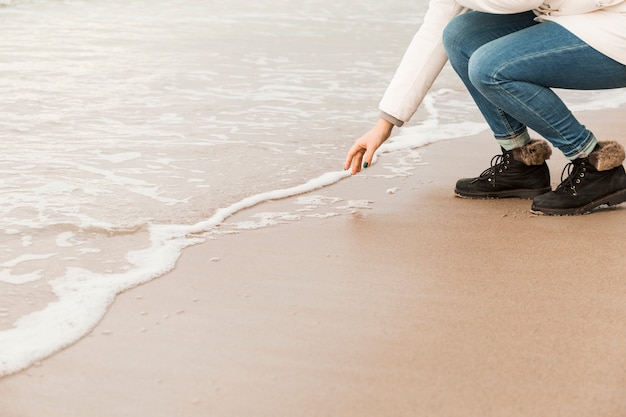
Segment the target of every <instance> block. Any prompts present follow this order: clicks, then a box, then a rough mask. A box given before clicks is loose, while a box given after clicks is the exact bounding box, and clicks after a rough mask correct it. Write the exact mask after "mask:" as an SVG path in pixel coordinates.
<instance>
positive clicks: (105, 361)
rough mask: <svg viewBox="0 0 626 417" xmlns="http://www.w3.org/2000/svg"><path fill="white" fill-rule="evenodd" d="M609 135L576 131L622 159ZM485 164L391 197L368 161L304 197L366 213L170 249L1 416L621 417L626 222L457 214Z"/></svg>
mask: <svg viewBox="0 0 626 417" xmlns="http://www.w3.org/2000/svg"><path fill="white" fill-rule="evenodd" d="M623 116H624V111H623V110H617V111H602V112H587V113H584V114H582V115H581V119H582V120H583V122H584V123H586V124H587V125H588V126H590V127H591V128H592V130H594V132H595V133H596V135H597V136H598V137H600V138H603V139H615V140H618V141H620V142H621V143H622V144H624V145H626V135H625V134H624V132H625V131H626V119H625V118H624V117H623ZM348 146H349V144H348V143H346V149H347V147H348ZM497 152H498V149H497V147H496V146H495V144H494V142H493V141H492V140H491V139H490V138H489V137H488V134H487V133H486V132H485V133H483V134H481V135H478V136H476V137H469V138H464V139H460V140H455V141H449V142H441V143H437V144H434V145H430V146H428V147H425V148H422V149H420V153H421V154H422V156H423V159H424V161H426V162H428V164H426V165H423V166H420V167H418V168H417V169H416V170H415V171H414V172H413V176H411V177H408V178H403V179H394V180H388V179H383V178H379V177H377V176H376V175H377V174H378V173H382V171H381V166H380V165H381V164H380V162H384V160H383V159H384V156H383V157H381V159H380V161H379V164H376V165H374V166H373V167H371V168H368V170H366V171H365V172H364V173H363V175H361V174H360V175H358V176H355V177H352V178H350V179H347V180H344V181H341V182H340V183H338V184H335V185H333V186H331V187H328V188H326V189H324V190H321V191H319V190H318V191H317V192H316V193H317V194H323V195H328V196H341V197H342V198H343V199H345V200H371V201H373V203H372V204H371V205H370V208H363V209H357V210H355V212H354V213H353V214H351V215H342V216H337V217H329V218H325V219H324V218H319V219H307V220H305V221H297V222H291V223H288V224H282V225H279V226H276V227H271V228H265V229H260V230H256V231H252V232H246V233H243V234H232V235H225V236H222V237H220V238H218V239H215V240H210V241H208V242H206V243H204V244H201V245H197V246H194V247H190V248H188V249H186V250H185V252H184V254H183V256H182V257H181V259H180V260H179V262H178V265H177V267H176V268H175V270H174V271H172V272H171V273H169V274H167V275H165V276H163V277H161V278H159V279H157V280H155V281H152V282H150V283H148V284H146V285H143V286H140V287H137V288H135V289H132V290H130V291H127V292H126V293H124V294H121V295H120V296H119V297H118V299H117V300H116V301H115V303H114V304H113V305H112V307H111V309H110V311H109V313H108V314H107V315H106V317H105V318H104V319H103V320H102V322H101V323H100V324H99V325H98V326H97V327H96V328H95V329H94V330H93V332H92V333H91V334H90V335H89V336H87V337H85V338H84V339H82V340H81V341H80V342H78V343H77V344H75V345H73V346H71V347H69V348H67V349H65V350H63V351H62V352H59V353H58V354H56V355H54V356H53V357H51V358H49V359H47V360H45V361H43V362H42V363H40V364H37V365H36V366H33V367H31V368H29V369H27V370H26V371H23V372H21V373H18V374H16V375H11V376H8V377H5V378H2V379H0V393H1V395H0V415H2V416H7V417H41V416H46V417H57V416H59V417H61V416H62V417H72V416H77V417H78V416H80V417H92V416H93V417H102V416H107V417H114V416H133V417H136V416H150V417H160V416H163V417H173V416H185V417H193V416H203V417H206V416H211V417H231V416H232V417H244V416H251V417H252V416H254V417H265V416H268V417H269V416H271V417H281V416H285V417H296V416H297V417H307V416H341V417H350V416H359V417H364V416H378V417H379V416H395V417H397V416H411V417H415V416H429V417H430V416H437V417H441V416H463V417H473V416H476V417H479V416H480V417H485V416H509V417H513V416H568V417H576V416H581V417H582V416H594V417H609V416H611V417H618V416H624V415H626V395H625V392H626V274H625V271H626V258H625V257H624V253H625V249H626V245H625V244H624V240H623V239H624V237H625V236H626V205H622V206H620V207H618V208H614V209H605V210H601V211H599V212H596V213H593V214H590V215H585V216H577V217H543V216H535V215H532V214H531V213H530V212H529V208H530V201H527V200H516V199H512V200H500V201H497V200H490V201H473V200H466V199H460V198H455V197H454V196H453V193H452V189H453V187H454V182H455V181H456V179H457V178H458V177H461V176H474V175H478V174H479V173H480V172H481V171H482V170H483V169H484V168H485V167H486V166H487V163H488V161H489V159H490V158H491V156H492V155H493V154H495V153H497ZM565 162H566V161H565V159H564V158H563V157H562V156H560V155H556V154H555V155H554V156H553V158H552V159H551V160H550V161H549V165H550V168H551V172H552V178H553V184H554V185H556V184H557V183H558V182H559V180H560V179H559V178H560V173H561V170H562V168H563V166H564V164H565ZM392 188H397V190H393V192H392V191H391V189H392ZM291 200H293V199H285V200H280V201H274V202H269V203H266V204H262V205H260V206H257V207H254V208H252V209H249V210H246V211H243V212H241V213H238V214H237V216H236V217H237V218H240V219H245V218H247V217H249V216H251V215H252V214H254V213H257V212H263V211H279V210H280V209H281V207H283V206H285V207H287V206H288V205H290V204H291Z"/></svg>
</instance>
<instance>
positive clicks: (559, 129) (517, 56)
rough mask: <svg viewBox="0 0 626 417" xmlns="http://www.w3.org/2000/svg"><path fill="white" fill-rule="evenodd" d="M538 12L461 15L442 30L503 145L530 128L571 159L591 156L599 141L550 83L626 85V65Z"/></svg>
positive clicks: (517, 141)
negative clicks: (538, 18)
mask: <svg viewBox="0 0 626 417" xmlns="http://www.w3.org/2000/svg"><path fill="white" fill-rule="evenodd" d="M534 18H535V15H534V13H532V12H525V13H519V14H512V15H495V14H488V13H480V12H468V13H465V14H462V15H460V16H457V17H456V18H455V19H453V20H452V21H451V22H450V23H449V24H448V26H447V27H446V29H445V31H444V34H443V42H444V45H445V48H446V51H447V53H448V57H449V59H450V64H451V65H452V68H454V70H455V71H456V72H457V73H458V74H459V76H460V77H461V79H462V80H463V83H464V84H465V86H466V87H467V89H468V90H469V92H470V94H471V96H472V98H473V99H474V101H475V102H476V105H477V106H478V108H479V109H480V111H481V113H482V114H483V116H484V117H485V119H486V121H487V123H488V124H489V127H490V128H491V130H492V131H493V133H494V135H495V137H496V140H497V141H498V143H499V144H500V146H501V147H502V148H504V149H505V150H511V149H515V148H519V147H521V146H524V145H526V144H527V143H528V142H529V141H530V137H529V135H528V131H527V127H529V128H531V129H533V130H534V131H536V132H537V133H539V134H540V135H541V136H543V137H544V138H546V139H547V140H548V141H549V142H550V143H552V145H553V146H554V147H556V148H558V149H559V150H560V151H561V152H563V154H564V155H565V156H566V157H567V158H569V159H576V158H578V157H585V156H587V155H588V154H589V153H591V151H593V149H594V148H595V146H596V144H597V140H596V138H595V137H594V135H593V134H592V133H591V132H590V131H589V130H587V128H585V126H583V125H581V124H580V123H579V122H578V120H576V118H575V117H574V116H573V115H572V113H571V111H570V110H569V109H568V108H567V107H566V106H565V104H564V103H563V101H562V100H561V99H560V98H559V97H558V96H557V95H556V94H555V93H554V91H552V90H551V88H562V89H573V90H602V89H611V88H620V87H626V65H623V64H621V63H619V62H617V61H615V60H613V59H611V58H609V57H607V56H605V55H603V54H601V53H600V52H598V51H597V50H595V49H593V48H592V47H590V46H589V45H587V44H586V43H584V42H583V41H582V40H580V39H579V38H578V37H576V36H574V35H573V34H572V33H571V32H569V31H568V30H566V29H565V28H563V27H562V26H560V25H558V24H556V23H553V22H542V23H538V22H536V21H535V20H534Z"/></svg>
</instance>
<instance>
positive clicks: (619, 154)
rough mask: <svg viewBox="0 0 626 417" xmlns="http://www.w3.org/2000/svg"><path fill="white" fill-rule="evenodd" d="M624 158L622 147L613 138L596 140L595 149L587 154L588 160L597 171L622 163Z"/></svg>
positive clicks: (615, 166)
mask: <svg viewBox="0 0 626 417" xmlns="http://www.w3.org/2000/svg"><path fill="white" fill-rule="evenodd" d="M624 159H626V153H625V152H624V147H623V146H622V145H621V144H620V143H618V142H615V141H614V140H606V141H602V142H598V147H597V148H596V150H595V151H593V152H591V153H590V154H589V162H590V163H591V165H593V166H594V167H596V169H597V170H598V171H608V170H609V169H613V168H617V167H618V166H620V165H622V163H623V162H624Z"/></svg>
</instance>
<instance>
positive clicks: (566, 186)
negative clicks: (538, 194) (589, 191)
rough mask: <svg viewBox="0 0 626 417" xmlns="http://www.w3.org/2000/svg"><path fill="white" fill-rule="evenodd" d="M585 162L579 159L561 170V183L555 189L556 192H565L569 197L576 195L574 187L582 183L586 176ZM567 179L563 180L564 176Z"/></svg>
mask: <svg viewBox="0 0 626 417" xmlns="http://www.w3.org/2000/svg"><path fill="white" fill-rule="evenodd" d="M587 164H588V162H587V160H586V159H582V158H581V159H580V160H578V159H577V160H575V161H572V162H570V163H568V164H567V165H565V167H564V168H563V171H561V183H560V184H559V185H558V187H556V190H555V191H556V192H559V191H560V192H567V193H568V194H569V195H571V196H575V195H577V194H578V191H577V190H576V187H577V186H578V185H579V184H580V183H581V182H582V179H583V178H584V177H585V175H586V174H587ZM566 172H567V177H566V178H565V179H563V178H564V177H565V175H566Z"/></svg>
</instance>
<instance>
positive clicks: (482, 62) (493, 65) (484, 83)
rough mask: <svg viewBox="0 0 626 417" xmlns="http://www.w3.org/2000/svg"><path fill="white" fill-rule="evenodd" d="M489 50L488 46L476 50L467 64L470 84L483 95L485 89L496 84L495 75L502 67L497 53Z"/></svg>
mask: <svg viewBox="0 0 626 417" xmlns="http://www.w3.org/2000/svg"><path fill="white" fill-rule="evenodd" d="M491 49H492V48H489V45H485V46H483V47H481V48H478V49H477V50H476V51H475V52H474V53H473V54H472V56H471V57H470V59H469V62H468V64H467V65H468V66H467V76H468V78H469V80H470V82H471V83H472V85H473V86H474V87H476V89H477V90H478V91H480V92H481V93H483V94H484V92H485V88H488V87H489V86H493V85H494V84H496V83H497V81H496V80H497V74H498V72H499V71H500V70H501V68H502V66H503V63H502V62H501V61H500V60H499V58H498V56H497V55H498V54H497V52H495V51H493V50H491ZM504 64H505V63H504Z"/></svg>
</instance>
